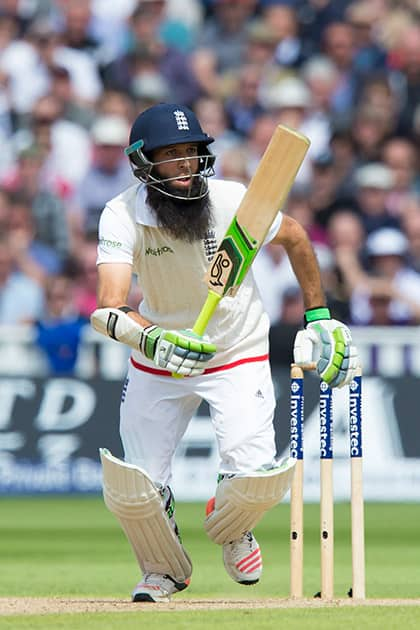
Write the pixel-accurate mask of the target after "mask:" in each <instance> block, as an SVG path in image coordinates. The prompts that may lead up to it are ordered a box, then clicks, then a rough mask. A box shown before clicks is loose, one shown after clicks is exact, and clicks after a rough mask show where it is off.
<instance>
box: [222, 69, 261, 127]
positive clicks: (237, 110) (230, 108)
mask: <svg viewBox="0 0 420 630" xmlns="http://www.w3.org/2000/svg"><path fill="white" fill-rule="evenodd" d="M260 87H261V69H260V68H259V67H258V66H257V65H256V64H254V65H251V64H245V65H243V66H242V67H241V68H240V70H239V73H238V82H237V86H236V89H235V90H234V91H233V93H232V94H231V95H230V96H229V97H228V98H227V99H226V104H225V110H226V114H227V117H228V120H229V125H230V127H231V128H232V129H233V131H235V132H236V133H238V134H240V135H241V136H243V137H246V136H247V135H248V133H249V131H250V129H251V127H252V125H253V124H254V122H255V120H256V118H257V117H258V116H260V115H261V114H262V113H263V112H264V109H263V106H262V105H261V102H260V96H259V91H260Z"/></svg>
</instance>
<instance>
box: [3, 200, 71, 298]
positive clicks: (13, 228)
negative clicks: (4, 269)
mask: <svg viewBox="0 0 420 630" xmlns="http://www.w3.org/2000/svg"><path fill="white" fill-rule="evenodd" d="M8 240H9V244H10V246H11V250H12V252H13V260H14V264H15V269H16V270H19V271H21V272H22V273H24V274H25V275H27V276H28V277H29V278H32V279H33V280H35V282H38V284H40V285H41V286H45V282H46V279H47V276H48V275H51V274H57V273H59V272H60V271H61V268H62V261H61V260H60V257H59V256H58V254H57V252H56V251H55V250H54V249H53V248H52V247H50V246H48V245H45V244H44V243H41V242H40V241H39V240H38V239H37V238H36V229H35V222H34V219H33V216H32V212H31V208H30V206H29V204H28V203H27V202H26V201H25V199H22V198H21V197H12V199H11V203H10V213H9V221H8Z"/></svg>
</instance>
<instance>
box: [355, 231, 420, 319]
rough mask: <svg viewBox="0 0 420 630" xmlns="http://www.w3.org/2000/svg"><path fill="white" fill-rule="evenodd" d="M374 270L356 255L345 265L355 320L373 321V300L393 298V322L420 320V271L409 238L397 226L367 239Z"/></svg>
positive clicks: (368, 252)
mask: <svg viewBox="0 0 420 630" xmlns="http://www.w3.org/2000/svg"><path fill="white" fill-rule="evenodd" d="M366 253H367V256H368V261H369V268H370V273H368V274H366V273H365V272H363V270H362V269H361V268H360V267H359V266H358V262H357V260H356V259H354V260H353V263H352V264H350V260H348V261H347V265H346V266H345V267H343V268H342V271H343V273H344V274H345V275H346V277H347V280H348V283H349V285H350V286H352V288H353V290H352V294H351V301H350V309H351V318H352V321H353V323H355V324H364V325H367V324H370V323H371V322H372V300H373V305H374V307H377V306H378V304H376V303H375V300H376V299H379V301H381V300H382V301H383V299H384V298H387V299H389V305H388V311H387V312H388V318H389V323H392V324H394V325H395V324H411V323H414V322H418V321H420V274H418V273H416V272H415V271H414V270H413V269H411V268H410V267H409V265H408V263H407V254H408V241H407V239H406V237H405V236H404V235H403V233H402V232H400V231H399V230H397V229H395V228H381V229H378V230H375V231H374V232H372V233H371V234H370V235H369V237H368V239H367V241H366Z"/></svg>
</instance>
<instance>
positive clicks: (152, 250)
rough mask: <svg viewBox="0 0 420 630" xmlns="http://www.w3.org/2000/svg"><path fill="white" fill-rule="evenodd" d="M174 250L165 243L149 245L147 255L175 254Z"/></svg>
mask: <svg viewBox="0 0 420 630" xmlns="http://www.w3.org/2000/svg"><path fill="white" fill-rule="evenodd" d="M173 253H174V250H173V249H171V248H170V247H168V246H167V245H164V246H163V247H148V248H147V249H146V256H162V255H163V254H173Z"/></svg>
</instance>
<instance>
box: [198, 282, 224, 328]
mask: <svg viewBox="0 0 420 630" xmlns="http://www.w3.org/2000/svg"><path fill="white" fill-rule="evenodd" d="M221 299H222V296H221V295H219V294H218V293H216V292H215V291H212V290H209V292H208V294H207V298H206V301H205V302H204V304H203V308H202V309H201V311H200V314H199V316H198V317H197V319H196V321H195V324H194V326H193V332H195V334H196V335H200V337H202V335H204V332H205V330H206V328H207V325H208V323H209V321H210V320H211V318H212V317H213V313H214V311H215V310H216V307H217V305H218V304H219V302H220V300H221Z"/></svg>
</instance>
